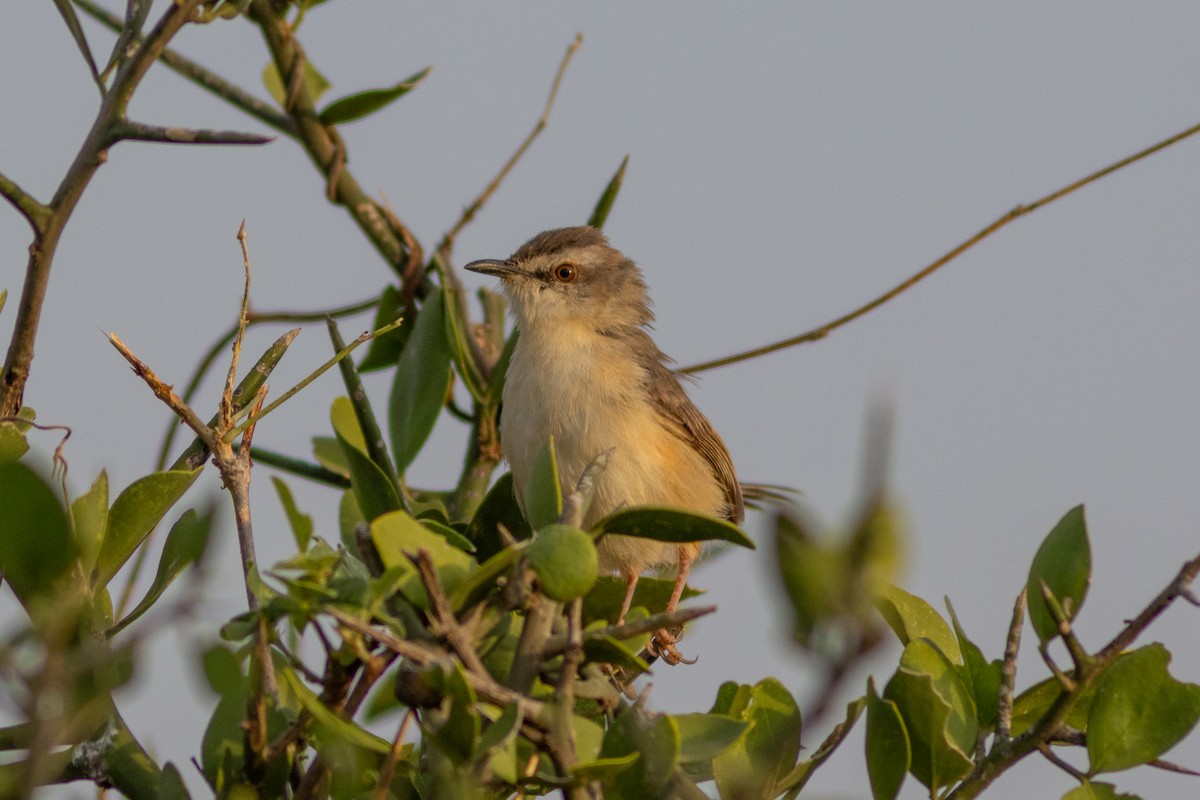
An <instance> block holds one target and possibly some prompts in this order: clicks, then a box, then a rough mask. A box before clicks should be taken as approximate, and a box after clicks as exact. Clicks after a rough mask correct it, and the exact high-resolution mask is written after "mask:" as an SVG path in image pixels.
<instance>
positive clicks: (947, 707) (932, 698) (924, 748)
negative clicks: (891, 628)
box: [883, 639, 979, 793]
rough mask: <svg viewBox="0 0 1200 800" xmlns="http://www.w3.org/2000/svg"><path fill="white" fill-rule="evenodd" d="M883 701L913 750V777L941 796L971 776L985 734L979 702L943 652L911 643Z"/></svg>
mask: <svg viewBox="0 0 1200 800" xmlns="http://www.w3.org/2000/svg"><path fill="white" fill-rule="evenodd" d="M883 696H884V697H885V698H886V699H888V700H890V701H892V702H894V703H895V704H896V708H897V709H898V710H899V711H900V717H901V719H902V720H903V721H904V727H905V729H906V730H907V731H908V736H909V743H910V745H911V747H912V764H911V770H912V774H913V775H914V776H915V777H916V779H917V780H919V781H920V782H921V783H923V784H925V785H926V786H927V787H929V789H930V791H931V792H934V793H936V792H938V791H940V789H942V788H943V787H945V786H947V785H949V784H950V783H952V782H953V781H956V780H958V779H959V778H961V777H963V776H964V775H966V774H967V772H968V771H970V769H971V766H972V760H971V754H972V753H974V751H975V740H976V737H977V736H978V733H979V728H978V724H977V722H976V713H975V701H974V699H973V698H972V697H971V693H970V690H969V689H967V687H966V685H965V684H964V683H963V682H962V679H961V678H960V677H959V673H958V670H957V669H956V668H955V666H954V665H953V664H952V663H950V660H949V659H948V658H946V656H945V654H944V653H943V652H942V651H941V649H940V648H938V647H936V646H935V645H934V644H933V643H932V642H930V641H929V640H928V639H916V640H914V641H912V642H910V643H909V644H908V645H907V646H906V647H905V648H904V653H903V654H902V655H901V657H900V668H899V669H897V670H896V673H895V674H894V675H893V676H892V679H891V680H890V681H888V685H887V687H886V688H885V689H884V692H883Z"/></svg>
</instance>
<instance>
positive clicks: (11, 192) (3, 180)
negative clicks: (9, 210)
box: [0, 173, 52, 234]
mask: <svg viewBox="0 0 1200 800" xmlns="http://www.w3.org/2000/svg"><path fill="white" fill-rule="evenodd" d="M0 196H3V197H4V199H5V200H7V201H8V202H10V203H12V204H13V207H14V208H15V209H17V211H20V212H21V215H22V216H24V217H25V219H26V221H28V222H29V226H30V227H31V228H33V232H34V233H35V234H40V233H41V232H42V230H43V229H44V228H45V227H46V218H47V217H49V216H50V214H51V213H52V211H51V209H50V208H49V207H48V206H44V205H42V204H41V203H39V202H38V201H37V200H36V199H34V197H33V195H31V194H29V193H28V192H26V191H25V190H24V189H22V188H21V187H20V186H18V185H17V183H16V181H13V180H11V179H9V178H8V177H6V176H5V175H4V174H3V173H0Z"/></svg>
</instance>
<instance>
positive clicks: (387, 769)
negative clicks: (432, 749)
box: [371, 708, 413, 800]
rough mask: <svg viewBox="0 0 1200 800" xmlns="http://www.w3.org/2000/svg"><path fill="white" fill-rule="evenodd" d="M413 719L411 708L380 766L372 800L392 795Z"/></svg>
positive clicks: (401, 722) (382, 799) (405, 713)
mask: <svg viewBox="0 0 1200 800" xmlns="http://www.w3.org/2000/svg"><path fill="white" fill-rule="evenodd" d="M412 719H413V710H412V709H411V708H410V709H409V710H408V711H405V712H404V718H403V719H402V720H400V727H399V728H398V729H397V730H396V735H395V736H394V737H393V738H392V746H391V747H390V748H389V749H388V753H387V755H386V756H385V757H384V759H383V765H382V766H381V767H380V768H379V780H378V781H377V782H376V783H375V788H374V789H373V790H372V791H371V800H387V798H388V797H390V792H389V788H390V787H391V785H392V778H393V777H395V775H396V765H397V764H398V763H399V762H400V757H401V756H402V755H403V754H404V737H405V735H406V734H407V733H408V726H409V723H411V722H412Z"/></svg>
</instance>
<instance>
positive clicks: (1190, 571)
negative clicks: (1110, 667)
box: [1096, 555, 1200, 664]
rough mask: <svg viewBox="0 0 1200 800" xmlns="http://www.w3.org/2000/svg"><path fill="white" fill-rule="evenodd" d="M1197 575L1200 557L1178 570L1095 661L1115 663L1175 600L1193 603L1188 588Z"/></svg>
mask: <svg viewBox="0 0 1200 800" xmlns="http://www.w3.org/2000/svg"><path fill="white" fill-rule="evenodd" d="M1198 574H1200V555H1198V556H1196V557H1195V558H1193V559H1192V560H1191V561H1189V562H1187V563H1186V564H1184V565H1183V568H1182V569H1180V570H1179V574H1177V575H1176V576H1175V579H1174V580H1173V581H1171V582H1170V583H1169V584H1167V587H1166V588H1165V589H1163V590H1162V591H1161V592H1159V593H1158V596H1157V597H1155V598H1154V599H1153V600H1151V601H1150V604H1149V605H1147V606H1146V607H1145V608H1144V609H1143V610H1142V613H1140V614H1138V615H1137V616H1136V617H1134V618H1133V619H1131V620H1130V621H1129V622H1127V623H1126V624H1125V627H1124V629H1122V630H1121V632H1120V633H1118V634H1117V635H1116V636H1115V637H1113V640H1112V641H1111V642H1109V643H1108V644H1107V645H1105V647H1104V649H1103V650H1101V651H1100V652H1099V653H1097V654H1096V661H1098V662H1099V663H1101V664H1111V663H1112V662H1114V661H1116V660H1117V658H1118V657H1120V655H1121V653H1122V652H1124V651H1125V650H1126V649H1127V648H1128V647H1129V645H1131V644H1133V641H1134V639H1136V638H1137V637H1138V635H1139V634H1141V632H1142V631H1144V630H1145V629H1146V628H1147V627H1148V626H1149V625H1150V623H1151V622H1153V621H1154V620H1155V619H1157V618H1158V615H1159V614H1161V613H1162V612H1164V611H1166V610H1167V609H1168V608H1169V607H1170V606H1171V604H1172V603H1174V602H1175V601H1176V600H1177V599H1179V598H1181V597H1182V598H1184V599H1186V600H1187V601H1188V602H1193V603H1194V600H1193V599H1192V595H1191V592H1190V591H1189V587H1190V586H1191V585H1192V582H1193V581H1195V580H1196V576H1197V575H1198Z"/></svg>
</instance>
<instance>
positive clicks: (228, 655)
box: [201, 644, 245, 697]
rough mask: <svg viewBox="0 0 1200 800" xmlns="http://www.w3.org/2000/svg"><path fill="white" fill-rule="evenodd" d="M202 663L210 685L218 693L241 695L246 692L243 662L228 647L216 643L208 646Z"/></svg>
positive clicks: (222, 694)
mask: <svg viewBox="0 0 1200 800" xmlns="http://www.w3.org/2000/svg"><path fill="white" fill-rule="evenodd" d="M201 664H202V665H203V667H204V677H205V678H206V679H207V680H208V685H209V686H211V687H212V690H213V691H214V692H216V693H217V694H218V695H221V696H222V697H224V696H225V695H235V696H239V697H240V696H243V695H244V694H245V686H244V685H243V684H244V682H245V676H244V675H243V674H242V667H241V664H240V663H239V662H238V658H237V656H235V655H234V654H233V651H232V650H230V649H229V648H228V647H225V646H224V645H220V644H216V645H213V646H212V647H210V648H208V649H207V650H205V651H204V656H203V657H202V659H201Z"/></svg>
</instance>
